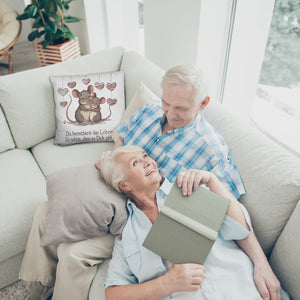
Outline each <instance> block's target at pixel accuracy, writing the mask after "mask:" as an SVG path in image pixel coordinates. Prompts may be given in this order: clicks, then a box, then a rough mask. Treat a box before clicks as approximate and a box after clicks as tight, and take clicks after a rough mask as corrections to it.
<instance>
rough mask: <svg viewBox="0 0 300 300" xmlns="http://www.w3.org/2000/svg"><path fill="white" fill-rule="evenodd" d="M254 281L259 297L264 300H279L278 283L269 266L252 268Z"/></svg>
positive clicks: (261, 265)
mask: <svg viewBox="0 0 300 300" xmlns="http://www.w3.org/2000/svg"><path fill="white" fill-rule="evenodd" d="M254 281H255V283H256V286H257V288H258V290H259V292H260V295H261V297H262V298H263V299H264V300H265V299H268V300H280V299H281V293H280V282H279V280H278V279H277V277H276V276H275V274H274V273H273V271H272V269H271V267H270V266H269V264H267V265H263V264H260V265H259V266H254Z"/></svg>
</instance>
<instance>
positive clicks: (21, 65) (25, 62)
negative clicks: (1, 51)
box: [0, 41, 39, 76]
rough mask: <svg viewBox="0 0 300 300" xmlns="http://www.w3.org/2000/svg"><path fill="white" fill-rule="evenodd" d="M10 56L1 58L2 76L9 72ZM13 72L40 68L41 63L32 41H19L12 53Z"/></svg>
mask: <svg viewBox="0 0 300 300" xmlns="http://www.w3.org/2000/svg"><path fill="white" fill-rule="evenodd" d="M7 63H8V58H7V57H6V58H4V59H1V60H0V76H2V75H7V74H8V65H5V64H7ZM12 64H13V73H17V72H21V71H25V70H29V69H34V68H39V63H38V59H37V56H36V54H35V50H34V48H33V45H32V43H30V42H28V41H24V42H17V43H16V44H15V46H14V50H13V54H12Z"/></svg>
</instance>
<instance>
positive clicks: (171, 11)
mask: <svg viewBox="0 0 300 300" xmlns="http://www.w3.org/2000/svg"><path fill="white" fill-rule="evenodd" d="M200 7H201V1H199V0H186V1H183V0H144V28H145V56H146V57H147V58H149V59H150V60H152V61H154V62H155V63H156V64H158V65H159V66H160V67H161V68H163V69H169V68H170V67H172V66H174V65H175V64H183V63H191V64H194V63H196V60H197V52H198V38H199V22H200Z"/></svg>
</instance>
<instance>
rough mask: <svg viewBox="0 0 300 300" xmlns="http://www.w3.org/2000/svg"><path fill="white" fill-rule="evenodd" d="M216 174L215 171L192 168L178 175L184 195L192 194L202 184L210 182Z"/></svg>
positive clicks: (178, 182) (178, 181)
mask: <svg viewBox="0 0 300 300" xmlns="http://www.w3.org/2000/svg"><path fill="white" fill-rule="evenodd" d="M213 176H215V175H214V174H213V173H211V172H208V171H203V170H196V169H190V170H187V171H184V172H180V173H179V174H178V175H177V185H178V186H179V187H180V188H181V189H182V193H183V195H184V196H190V195H191V194H192V192H193V191H196V190H197V188H198V186H199V185H201V184H208V183H209V181H210V180H211V179H212V178H213Z"/></svg>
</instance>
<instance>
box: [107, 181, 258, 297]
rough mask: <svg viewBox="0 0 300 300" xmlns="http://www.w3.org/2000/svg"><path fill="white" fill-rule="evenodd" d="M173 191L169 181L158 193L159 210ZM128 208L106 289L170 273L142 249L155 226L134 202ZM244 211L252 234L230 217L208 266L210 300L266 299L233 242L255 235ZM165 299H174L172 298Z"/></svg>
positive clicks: (205, 285)
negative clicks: (263, 297)
mask: <svg viewBox="0 0 300 300" xmlns="http://www.w3.org/2000/svg"><path fill="white" fill-rule="evenodd" d="M171 187H172V184H171V183H170V182H169V181H168V180H167V179H165V181H164V183H163V184H162V186H161V187H160V189H159V190H158V191H157V192H156V198H157V204H158V208H159V209H160V208H161V207H162V205H163V204H164V202H165V200H166V198H167V195H168V194H169V192H170V189H171ZM127 208H128V212H129V217H128V221H127V224H126V225H125V227H124V230H123V234H122V239H121V240H119V239H116V240H115V245H114V250H113V254H112V259H111V261H110V263H109V269H108V276H107V279H106V282H105V287H109V286H113V285H127V284H136V283H142V282H145V281H148V280H151V279H155V278H158V277H160V276H162V275H164V274H165V273H166V272H167V271H168V269H167V268H168V266H167V264H166V263H165V262H164V261H163V260H162V258H161V257H160V256H158V255H156V254H155V253H153V252H151V251H150V250H148V249H146V248H144V247H143V246H142V243H143V241H144V240H145V238H146V236H147V234H148V232H149V231H150V229H151V226H152V224H151V222H150V220H149V219H148V217H147V216H146V215H145V214H144V213H143V212H142V211H141V210H140V209H138V208H137V207H136V205H135V204H134V203H133V202H132V201H130V200H128V203H127ZM242 209H243V212H244V215H245V218H246V221H247V223H248V225H249V228H250V231H248V230H247V229H246V228H245V227H244V226H242V225H241V224H239V223H238V222H236V221H235V220H234V219H232V218H231V217H229V216H227V215H226V216H225V218H224V221H223V223H222V225H221V228H220V231H219V236H218V238H217V240H216V242H215V244H214V245H213V247H212V249H211V251H210V253H209V255H208V257H207V259H206V261H205V263H204V266H205V268H206V271H205V278H204V280H203V281H202V283H201V290H202V292H203V293H204V294H205V296H206V297H207V299H209V300H222V299H230V300H234V299H236V300H240V299H243V300H247V299H249V300H256V299H262V298H261V297H260V294H259V292H258V290H257V288H256V286H255V283H254V279H253V264H252V262H251V260H250V259H249V257H248V256H247V255H246V254H245V253H244V252H243V251H242V250H241V249H240V248H239V247H238V246H237V245H236V243H235V242H234V241H233V240H239V239H244V238H246V237H248V235H249V234H250V232H251V231H252V227H251V222H250V217H249V215H248V212H247V210H246V209H245V208H244V207H243V206H242ZM170 251H172V250H171V249H170ZM192 293H197V292H192ZM162 299H170V296H167V297H164V298H162Z"/></svg>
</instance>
